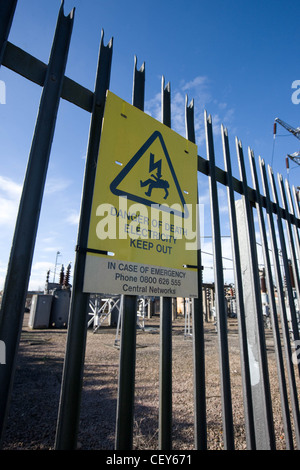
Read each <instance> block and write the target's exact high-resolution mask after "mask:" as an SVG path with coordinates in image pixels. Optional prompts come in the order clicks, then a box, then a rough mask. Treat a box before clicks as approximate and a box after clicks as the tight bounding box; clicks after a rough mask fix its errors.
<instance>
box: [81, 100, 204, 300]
mask: <svg viewBox="0 0 300 470" xmlns="http://www.w3.org/2000/svg"><path fill="white" fill-rule="evenodd" d="M197 216H198V206H197V146H196V145H195V144H193V143H191V142H189V141H188V140H186V139H184V138H183V137H181V136H180V135H179V134H177V133H175V132H174V131H173V130H171V129H170V128H168V127H166V126H164V125H163V124H162V123H160V122H158V121H157V120H155V119H153V118H152V117H151V116H149V115H148V114H145V113H144V112H142V111H140V110H139V109H137V108H135V107H134V106H132V105H130V104H128V103H126V102H125V101H123V100H121V99H120V98H119V97H117V96H116V95H114V94H113V93H111V92H108V94H107V100H106V105H105V113H104V120H103V128H102V134H101V142H100V148H99V158H98V165H97V171H96V178H95V186H94V195H93V204H92V211H91V219H90V227H89V239H88V249H87V256H86V269H85V278H84V291H85V292H93V293H95V292H99V293H106V294H108V293H111V294H136V295H146V296H147V295H148V296H153V295H158V296H164V295H165V296H169V297H172V296H174V297H181V296H184V297H188V296H190V297H192V296H197V295H198V294H197V269H196V264H197V241H198V239H197V238H198V234H197V225H198V220H197Z"/></svg>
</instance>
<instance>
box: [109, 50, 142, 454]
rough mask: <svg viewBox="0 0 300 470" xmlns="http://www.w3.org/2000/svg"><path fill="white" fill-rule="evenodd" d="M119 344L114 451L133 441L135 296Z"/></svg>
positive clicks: (137, 94)
mask: <svg viewBox="0 0 300 470" xmlns="http://www.w3.org/2000/svg"><path fill="white" fill-rule="evenodd" d="M136 63H137V60H136V58H135V62H134V75H133V91H132V104H133V106H135V107H137V108H139V109H141V110H142V111H143V109H144V95H145V91H144V90H145V65H144V64H143V65H142V67H141V69H140V70H137V68H136ZM122 305H123V308H122V312H121V311H120V315H122V323H121V341H120V367H119V386H118V402H117V419H116V439H115V448H116V450H131V448H132V441H133V418H134V389H135V383H134V382H135V361H136V323H137V296H133V295H124V296H123V302H122Z"/></svg>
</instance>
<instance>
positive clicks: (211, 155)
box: [205, 112, 234, 450]
mask: <svg viewBox="0 0 300 470" xmlns="http://www.w3.org/2000/svg"><path fill="white" fill-rule="evenodd" d="M205 129H206V146H207V158H208V161H209V190H210V201H211V214H212V234H213V253H214V274H215V293H216V300H215V305H216V313H217V321H218V338H219V358H220V373H221V397H222V409H223V414H222V417H223V433H224V437H223V438H224V446H225V449H227V450H233V449H234V431H233V418H232V402H231V388H230V370H229V369H230V368H229V354H228V338H227V311H226V306H225V296H224V276H223V263H222V246H221V229H220V214H219V202H218V189H217V180H216V166H215V152H214V143H213V134H212V120H211V116H208V117H207V114H206V112H205Z"/></svg>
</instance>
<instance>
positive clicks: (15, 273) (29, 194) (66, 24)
mask: <svg viewBox="0 0 300 470" xmlns="http://www.w3.org/2000/svg"><path fill="white" fill-rule="evenodd" d="M73 20H74V10H72V12H71V13H70V15H69V16H68V17H65V16H64V14H63V4H62V5H61V8H60V11H59V15H58V20H57V26H56V31H55V36H54V40H53V45H52V50H51V55H50V60H49V65H48V68H47V74H46V79H45V84H44V89H43V93H42V97H41V101H40V108H39V112H38V117H37V122H36V126H35V133H34V137H33V141H32V146H31V150H30V154H29V159H28V166H27V170H26V175H25V180H24V185H23V192H22V196H21V201H20V206H19V212H18V217H17V222H16V227H15V233H14V239H13V244H12V249H11V254H10V260H9V265H8V270H7V276H6V281H5V286H4V294H3V299H2V305H1V314H0V338H1V340H3V341H4V342H5V344H6V352H7V364H6V366H5V367H1V368H0V383H1V389H0V426H1V431H3V428H4V421H5V416H6V413H7V411H8V402H9V399H10V394H11V389H12V383H13V375H14V369H15V362H16V356H17V350H18V345H19V339H20V335H21V330H22V322H23V316H24V308H25V300H26V293H27V288H28V282H29V276H30V269H31V263H32V257H33V251H34V245H35V239H36V233H37V227H38V221H39V215H40V209H41V204H42V197H43V192H44V186H45V179H46V173H47V168H48V162H49V156H50V149H51V144H52V140H53V134H54V128H55V122H56V115H57V111H58V106H59V100H60V95H61V89H62V84H63V78H64V72H65V67H66V62H67V56H68V50H69V45H70V39H71V33H72V27H73Z"/></svg>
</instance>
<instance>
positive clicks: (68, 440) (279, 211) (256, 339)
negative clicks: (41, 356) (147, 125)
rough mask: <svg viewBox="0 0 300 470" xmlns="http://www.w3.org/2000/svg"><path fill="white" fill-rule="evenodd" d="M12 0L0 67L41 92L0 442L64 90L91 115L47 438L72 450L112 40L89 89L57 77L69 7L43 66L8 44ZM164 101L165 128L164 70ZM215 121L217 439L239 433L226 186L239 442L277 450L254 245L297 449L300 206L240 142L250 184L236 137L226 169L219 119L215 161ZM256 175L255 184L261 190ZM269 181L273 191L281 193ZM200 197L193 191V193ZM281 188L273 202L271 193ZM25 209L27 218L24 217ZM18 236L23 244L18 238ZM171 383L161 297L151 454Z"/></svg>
mask: <svg viewBox="0 0 300 470" xmlns="http://www.w3.org/2000/svg"><path fill="white" fill-rule="evenodd" d="M16 5H17V2H16V1H7V2H2V4H1V7H0V59H1V63H2V65H3V66H5V67H7V68H9V69H10V70H12V71H14V72H16V73H18V74H19V75H22V76H23V77H24V78H26V79H28V80H30V81H32V82H34V83H35V84H37V85H39V86H41V87H42V88H43V93H42V98H41V106H40V110H39V116H38V120H37V124H36V128H35V134H34V139H33V143H32V148H31V151H30V155H29V158H28V162H29V165H28V170H27V171H28V174H27V176H26V178H25V183H24V187H23V194H22V199H21V204H20V208H19V214H18V219H17V222H16V227H15V234H14V242H13V247H12V252H11V257H10V263H9V266H8V271H7V277H6V283H5V288H4V294H3V299H2V305H1V314H0V340H1V341H4V342H5V344H6V348H7V349H6V351H7V353H6V354H7V364H6V365H5V366H3V365H1V367H0V374H1V375H0V426H1V428H0V432H1V436H0V437H1V440H3V434H4V431H5V424H6V420H7V415H8V410H9V404H10V396H11V391H12V387H13V379H14V373H15V364H16V357H17V353H18V345H19V341H20V335H21V330H22V322H23V311H24V304H25V298H26V292H27V289H28V282H29V274H30V269H31V263H32V254H33V250H34V245H35V240H36V232H37V226H38V221H39V213H40V206H41V203H42V197H43V192H44V185H45V180H46V173H47V167H48V161H49V158H50V149H51V143H52V138H53V133H54V128H55V122H56V114H57V109H58V106H59V101H60V98H62V99H65V100H67V101H69V102H70V103H72V104H74V105H75V106H78V107H80V108H81V109H83V110H85V111H87V112H89V113H90V114H91V121H90V134H89V141H88V151H87V160H86V170H85V177H84V183H83V193H82V203H81V212H80V221H79V228H78V239H77V250H76V258H75V270H74V280H73V288H72V296H71V303H70V311H69V323H68V332H67V346H66V353H65V358H64V369H63V377H62V385H61V393H60V402H59V412H58V418H57V428H56V438H55V448H56V449H74V448H76V445H77V434H78V429H79V414H80V406H81V391H82V387H83V368H84V361H85V349H86V341H87V323H88V320H87V315H88V305H89V294H86V293H83V291H82V290H83V275H84V266H85V257H86V247H87V240H88V227H89V218H90V213H91V204H92V196H93V187H94V181H95V169H96V164H97V158H98V150H99V143H100V139H101V126H102V120H103V115H104V108H105V99H106V92H107V90H108V89H109V83H110V73H111V64H112V52H113V40H112V39H111V40H110V41H109V43H108V45H107V46H105V45H104V34H103V32H102V34H101V41H100V48H99V58H98V68H97V74H96V80H95V90H94V91H91V90H88V89H87V88H85V87H83V86H81V85H80V84H78V83H76V82H75V81H73V80H72V79H70V78H68V77H66V76H65V75H64V71H65V67H66V61H67V55H68V49H69V43H70V38H71V34H72V27H73V21H74V11H72V12H71V14H70V15H69V16H67V17H66V16H64V14H63V2H62V6H61V8H60V12H59V15H58V20H57V27H56V32H55V36H54V40H53V46H52V50H51V55H50V59H49V63H48V64H45V63H43V62H41V61H40V60H38V59H37V58H35V57H33V56H32V55H30V54H28V53H27V52H25V51H24V50H22V49H20V48H19V47H17V46H15V45H13V44H12V43H10V42H9V41H8V36H9V30H10V26H11V23H12V19H13V15H14V11H15V8H16ZM54 75H55V79H54ZM144 97H145V64H143V65H142V67H141V68H140V70H138V69H137V59H136V58H135V62H134V74H133V92H132V104H133V106H135V107H137V108H138V109H140V110H142V111H143V110H144ZM161 100H162V108H161V109H162V112H161V121H162V123H163V124H165V125H166V126H168V127H171V87H170V83H168V84H167V85H166V86H165V82H164V78H163V80H162V88H161ZM194 111H195V110H194V102H193V101H192V102H191V103H190V104H188V100H187V98H186V103H185V119H186V138H187V139H188V140H190V141H191V142H193V143H195V126H194ZM43 113H46V114H47V122H48V123H49V116H51V117H52V121H51V126H49V125H45V123H44V114H43ZM212 121H213V119H212V117H211V116H210V115H208V114H207V113H206V112H205V114H204V124H205V138H206V152H207V156H206V158H204V157H202V156H199V155H198V157H197V159H198V168H197V171H198V173H199V174H201V175H202V176H204V177H206V181H207V182H208V188H209V196H210V221H211V233H212V251H213V252H212V255H213V268H214V281H213V283H212V291H213V302H214V308H215V311H216V320H217V321H216V334H217V338H218V353H219V356H218V357H219V373H220V390H221V398H220V401H221V408H222V426H223V447H224V449H228V450H233V449H235V448H236V443H235V432H236V429H235V424H234V419H233V414H234V413H233V412H234V410H233V402H232V384H231V376H232V371H231V364H230V354H229V349H230V344H229V339H228V313H227V304H226V298H225V295H224V285H225V282H224V263H223V259H224V258H223V246H222V227H221V214H220V202H221V201H220V194H219V192H218V188H219V185H222V186H224V187H225V188H226V192H227V205H228V216H229V225H230V238H231V251H232V264H233V275H234V289H235V297H234V300H235V305H236V316H237V323H238V339H239V354H240V364H241V376H242V382H241V383H242V398H243V407H244V421H245V439H246V447H247V449H251V450H254V449H269V450H272V449H276V447H277V445H276V437H275V431H274V416H273V409H272V389H271V385H270V380H269V379H270V377H269V367H268V352H267V342H266V333H265V329H266V326H265V323H264V321H265V314H264V311H263V303H262V292H261V284H260V271H261V267H260V263H259V260H258V251H257V250H258V245H260V246H261V248H262V254H263V269H264V272H265V279H266V292H267V296H268V309H269V312H270V313H269V317H270V324H271V330H272V337H273V343H274V351H275V359H276V369H277V376H278V388H279V394H280V403H281V413H282V423H283V429H284V436H285V445H286V448H287V449H293V448H294V447H297V448H298V449H299V448H300V415H299V401H298V387H297V383H298V384H299V377H300V360H298V357H297V348H298V347H299V324H300V313H299V307H300V275H299V262H300V240H299V228H300V206H299V197H298V192H297V189H296V188H295V187H292V188H290V186H289V182H288V181H287V180H286V181H284V180H283V178H282V176H281V175H279V176H278V178H277V184H276V179H275V177H274V174H273V171H272V168H271V167H266V164H265V162H264V160H263V159H262V158H259V161H258V166H257V163H256V159H255V157H254V153H253V151H252V150H251V149H248V159H249V165H250V171H251V175H250V176H251V180H252V186H251V185H249V184H248V177H247V174H246V169H245V168H246V165H245V157H244V152H243V147H242V143H241V142H240V141H239V140H238V139H236V163H237V164H238V167H239V173H240V177H239V179H238V178H235V177H234V176H233V174H232V166H233V162H234V158H233V157H232V155H231V150H230V146H229V136H228V131H227V129H226V128H224V127H223V126H222V127H221V139H222V149H223V158H224V169H221V168H219V167H217V166H216V158H215V141H214V136H213V122H212ZM37 160H38V163H37ZM257 168H258V169H257ZM29 178H30V180H31V181H32V180H35V181H36V185H35V187H33V188H32V185H31V186H30V187H29V186H28V180H29ZM26 181H27V182H26ZM259 181H261V187H262V189H260V183H259ZM277 188H279V192H278V190H277ZM33 191H34V193H33ZM198 193H199V194H200V191H199V190H198ZM199 194H198V196H199ZM279 194H280V198H281V200H279V196H278V195H279ZM32 200H34V201H35V206H33V205H32V203H31V202H30V201H32ZM29 202H30V204H29ZM29 213H30V214H31V215H28V214H29ZM32 214H33V215H32ZM28 219H30V220H31V226H30V227H28ZM24 227H25V228H24ZM200 228H201V227H200ZM26 230H27V235H26V237H25V241H26V247H27V248H26V250H25V251H26V256H25V257H24V253H23V251H24V246H25V245H24V243H25V241H24V235H23V234H24V233H26ZM28 231H29V232H28ZM21 234H22V235H21ZM21 236H22V246H23V248H22V250H23V251H22V250H21V248H20V246H19V243H20V237H21ZM202 255H203V252H202V250H201V243H200V246H199V247H198V251H197V264H198V266H197V268H198V298H195V299H192V301H191V305H192V336H193V346H192V354H193V393H194V448H195V449H196V450H200V449H207V448H209V442H208V433H207V429H208V426H209V424H208V410H207V407H206V404H207V397H206V373H207V370H206V357H205V341H206V334H205V328H206V322H207V317H206V312H205V308H204V304H205V300H206V299H205V284H204V280H203V266H202ZM20 263H21V264H22V275H19V276H18V277H17V278H16V277H15V273H16V272H18V273H20V269H19V268H18V269H16V266H17V265H18V266H19V265H20ZM16 286H17V288H16ZM16 290H17V295H16ZM137 300H138V298H137V297H136V296H123V297H122V301H121V309H120V310H121V312H122V317H121V318H122V323H121V342H120V362H119V383H118V400H117V412H116V434H115V448H116V450H129V449H131V448H132V447H133V433H134V430H133V420H134V408H135V407H134V405H135V381H136V378H135V367H136V321H137ZM120 314H121V313H120ZM16 325H17V326H16ZM172 388H173V376H172V299H171V298H161V299H160V362H159V418H158V431H159V432H158V444H157V445H158V448H159V449H160V450H168V449H169V450H170V449H172ZM99 447H100V443H99Z"/></svg>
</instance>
